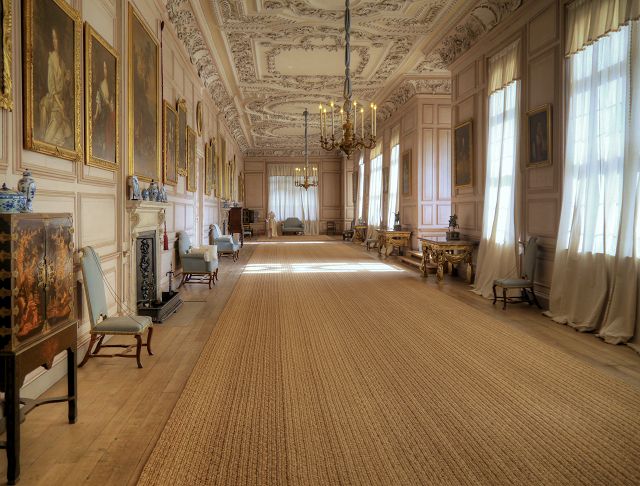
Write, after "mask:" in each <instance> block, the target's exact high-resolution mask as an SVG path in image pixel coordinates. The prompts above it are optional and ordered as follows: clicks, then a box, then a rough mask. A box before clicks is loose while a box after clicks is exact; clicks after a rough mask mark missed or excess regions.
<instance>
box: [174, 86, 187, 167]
mask: <svg viewBox="0 0 640 486" xmlns="http://www.w3.org/2000/svg"><path fill="white" fill-rule="evenodd" d="M176 111H177V112H178V139H177V142H176V150H177V155H176V167H177V168H178V175H181V176H186V175H187V101H186V100H185V99H184V98H180V99H179V100H178V101H177V102H176Z"/></svg>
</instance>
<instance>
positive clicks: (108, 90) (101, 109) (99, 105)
mask: <svg viewBox="0 0 640 486" xmlns="http://www.w3.org/2000/svg"><path fill="white" fill-rule="evenodd" d="M84 33H85V36H84V71H85V75H84V79H85V87H84V92H85V108H84V109H85V117H84V119H85V153H86V163H87V165H91V166H96V167H101V168H103V169H109V170H117V168H118V164H119V160H120V132H119V124H118V120H119V118H120V103H119V100H120V68H119V62H118V53H117V52H116V50H115V49H114V48H113V47H111V46H110V45H109V43H108V42H107V41H106V40H105V39H104V38H103V37H102V36H101V35H100V34H98V33H97V32H96V31H95V30H94V29H93V27H91V25H89V23H85V28H84Z"/></svg>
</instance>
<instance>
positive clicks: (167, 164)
mask: <svg viewBox="0 0 640 486" xmlns="http://www.w3.org/2000/svg"><path fill="white" fill-rule="evenodd" d="M163 107H164V108H163V116H162V120H163V121H162V140H163V143H162V153H163V166H164V183H165V184H171V185H175V184H177V183H178V173H177V166H176V154H177V146H176V142H177V140H176V139H177V135H178V114H177V113H176V110H174V109H173V107H172V106H171V105H170V104H169V103H167V102H166V101H165V102H164V104H163Z"/></svg>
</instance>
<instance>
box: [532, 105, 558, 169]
mask: <svg viewBox="0 0 640 486" xmlns="http://www.w3.org/2000/svg"><path fill="white" fill-rule="evenodd" d="M552 123H553V119H552V111H551V104H549V103H547V104H546V105H542V106H539V107H537V108H534V109H533V110H529V111H528V112H527V168H528V169H533V168H535V167H546V166H549V165H552V164H553V126H552Z"/></svg>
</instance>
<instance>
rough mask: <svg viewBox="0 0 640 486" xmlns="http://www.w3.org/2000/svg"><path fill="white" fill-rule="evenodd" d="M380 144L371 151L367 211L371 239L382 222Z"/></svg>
mask: <svg viewBox="0 0 640 486" xmlns="http://www.w3.org/2000/svg"><path fill="white" fill-rule="evenodd" d="M380 145H381V144H380V143H378V144H377V145H376V146H375V148H374V149H373V150H371V154H370V157H371V165H370V170H369V208H368V210H367V224H368V226H369V229H368V236H369V237H370V238H371V237H372V236H373V234H374V232H375V230H377V229H378V228H380V224H381V222H382V151H381V149H380Z"/></svg>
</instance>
